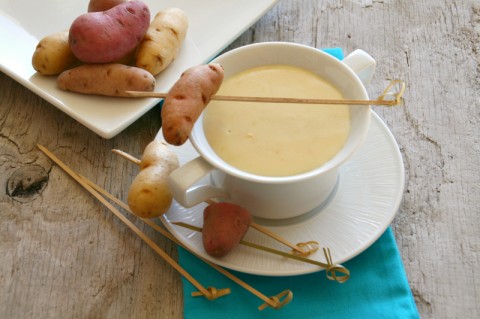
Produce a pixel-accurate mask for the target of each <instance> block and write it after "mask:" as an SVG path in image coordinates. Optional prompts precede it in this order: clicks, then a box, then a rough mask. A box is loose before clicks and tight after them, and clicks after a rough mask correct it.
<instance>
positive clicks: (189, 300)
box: [179, 48, 419, 319]
mask: <svg viewBox="0 0 480 319" xmlns="http://www.w3.org/2000/svg"><path fill="white" fill-rule="evenodd" d="M324 51H326V52H327V53H329V54H331V55H333V56H335V57H337V58H338V59H340V60H341V59H343V51H342V50H341V49H339V48H331V49H324ZM179 260H180V264H181V265H182V267H184V268H185V269H186V270H187V271H188V272H189V273H190V274H191V275H192V276H193V277H194V278H197V279H198V280H199V281H200V282H201V283H202V285H204V286H206V287H208V286H213V287H216V288H225V287H229V288H231V293H230V294H229V295H226V296H223V297H220V298H218V299H216V300H212V301H210V300H207V299H206V298H204V297H192V296H191V294H192V292H194V291H197V289H196V288H195V287H194V286H193V285H192V284H191V283H190V282H188V281H187V280H185V279H184V278H183V277H182V283H183V293H184V318H186V319H202V318H208V319H216V318H222V319H229V318H231V319H234V318H249V319H255V318H273V319H281V318H285V319H295V318H302V319H310V318H329V319H330V318H332V319H333V318H349V319H355V318H362V319H363V318H405V319H408V318H419V314H418V311H417V307H416V305H415V302H414V299H413V296H412V292H411V290H410V287H409V285H408V281H407V277H406V274H405V270H404V268H403V264H402V260H401V258H400V254H399V251H398V248H397V245H396V242H395V238H394V236H393V232H392V230H391V228H390V227H389V228H388V229H387V230H386V231H385V233H384V234H383V235H382V236H381V237H380V238H379V239H378V240H377V241H376V242H375V243H374V244H373V245H372V246H370V247H369V248H368V249H367V250H365V251H364V252H363V253H361V254H360V255H358V256H357V257H355V258H353V259H351V260H349V261H348V262H346V263H344V264H343V265H344V266H345V267H346V268H347V269H348V270H350V275H351V276H350V279H349V280H348V281H347V282H345V283H342V284H340V283H337V282H335V281H330V280H328V279H327V278H326V276H325V272H324V271H320V272H316V273H312V274H308V275H301V276H286V277H269V276H258V275H250V274H244V273H239V272H235V271H231V272H232V273H233V274H234V275H236V276H237V277H239V278H240V279H242V280H243V281H245V282H246V283H248V284H250V285H251V286H253V287H254V288H255V289H257V290H258V291H260V292H261V293H263V294H265V295H266V296H274V295H277V294H278V293H280V292H282V291H284V290H285V289H290V290H291V291H292V292H293V299H292V301H291V302H290V303H289V304H287V305H286V306H284V307H283V308H281V309H279V310H275V309H272V308H270V307H267V308H266V309H264V310H263V311H259V310H258V306H260V305H262V304H263V303H264V302H263V301H262V300H261V299H259V298H258V297H256V296H254V295H253V294H251V293H250V292H249V291H247V290H245V289H244V288H242V287H240V286H238V285H237V284H236V283H234V282H233V281H231V280H230V279H228V278H227V277H225V276H223V275H222V274H220V273H218V272H217V271H216V270H214V269H213V268H211V267H210V266H208V265H207V264H205V263H204V262H203V261H201V260H199V259H197V258H196V257H194V256H193V255H191V254H190V253H189V252H187V251H186V250H184V249H182V248H179Z"/></svg>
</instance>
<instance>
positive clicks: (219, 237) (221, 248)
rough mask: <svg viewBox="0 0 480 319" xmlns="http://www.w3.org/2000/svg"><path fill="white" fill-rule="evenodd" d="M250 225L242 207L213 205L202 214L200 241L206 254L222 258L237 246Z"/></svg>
mask: <svg viewBox="0 0 480 319" xmlns="http://www.w3.org/2000/svg"><path fill="white" fill-rule="evenodd" d="M251 223H252V216H251V215H250V213H249V212H248V211H247V210H246V209H245V208H243V207H241V206H238V205H235V204H232V203H226V202H224V203H223V202H221V203H213V204H210V205H208V206H207V207H206V208H205V210H204V212H203V228H202V241H203V247H204V249H205V251H206V252H207V254H209V255H210V256H213V257H223V256H225V255H227V254H228V253H229V252H230V251H232V250H233V249H234V248H235V247H237V246H238V244H239V243H240V240H241V239H242V238H243V236H245V234H246V233H247V231H248V228H249V227H250V224H251Z"/></svg>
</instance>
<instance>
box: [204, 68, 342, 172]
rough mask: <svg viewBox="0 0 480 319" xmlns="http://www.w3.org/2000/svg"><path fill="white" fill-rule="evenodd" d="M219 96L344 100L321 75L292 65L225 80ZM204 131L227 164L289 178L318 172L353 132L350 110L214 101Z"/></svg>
mask: <svg viewBox="0 0 480 319" xmlns="http://www.w3.org/2000/svg"><path fill="white" fill-rule="evenodd" d="M217 94H219V95H243V96H267V97H268V96H270V97H296V98H331V99H341V98H342V95H341V93H340V92H339V91H338V90H337V89H336V88H335V87H334V86H333V85H331V84H330V83H328V82H327V81H325V80H323V79H322V78H320V77H319V76H317V75H316V74H314V73H312V72H310V71H307V70H304V69H301V68H296V67H292V66H286V65H275V66H263V67H258V68H253V69H249V70H246V71H244V72H241V73H239V74H236V75H234V76H232V77H230V78H228V79H226V80H225V81H224V82H223V83H222V86H221V88H220V90H219V92H218V93H217ZM203 125H204V130H205V135H206V137H207V140H208V142H209V144H210V145H211V146H212V148H213V150H214V151H215V152H216V153H217V155H218V156H220V157H221V158H222V159H223V160H224V161H226V162H227V163H229V164H231V165H233V166H235V167H237V168H239V169H241V170H244V171H246V172H249V173H253V174H257V175H262V176H290V175H296V174H300V173H304V172H307V171H309V170H312V169H314V168H317V167H319V166H321V165H322V164H324V163H325V162H326V161H328V160H330V159H331V158H332V157H333V156H334V155H335V154H336V153H337V152H338V151H339V150H340V149H341V148H342V146H343V145H344V143H345V141H346V139H347V136H348V132H349V127H350V113H349V110H348V107H347V106H346V105H312V104H290V103H285V104H281V103H258V102H257V103H252V102H221V101H212V102H210V104H209V105H208V106H207V108H206V109H205V113H204V122H203Z"/></svg>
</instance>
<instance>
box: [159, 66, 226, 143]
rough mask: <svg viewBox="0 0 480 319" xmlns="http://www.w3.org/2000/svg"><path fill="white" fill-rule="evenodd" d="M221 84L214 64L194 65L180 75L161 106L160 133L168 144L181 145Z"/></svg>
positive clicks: (219, 72) (221, 74) (220, 73)
mask: <svg viewBox="0 0 480 319" xmlns="http://www.w3.org/2000/svg"><path fill="white" fill-rule="evenodd" d="M222 81H223V68H222V66H221V65H220V64H218V63H210V64H203V65H198V66H195V67H192V68H190V69H188V70H187V71H185V72H184V73H183V74H182V75H181V77H180V79H178V80H177V82H175V84H174V85H173V86H172V88H171V89H170V90H169V92H168V93H167V97H166V98H165V101H164V103H163V106H162V133H163V136H164V138H165V140H166V141H167V142H168V143H170V144H172V145H182V144H184V143H185V142H186V141H187V139H188V137H189V136H190V133H191V131H192V128H193V125H194V124H195V122H196V121H197V119H198V117H199V116H200V114H201V113H202V111H203V109H204V108H205V107H206V106H207V104H208V103H209V102H210V98H211V97H212V95H214V94H215V93H217V91H218V89H219V88H220V85H221V84H222Z"/></svg>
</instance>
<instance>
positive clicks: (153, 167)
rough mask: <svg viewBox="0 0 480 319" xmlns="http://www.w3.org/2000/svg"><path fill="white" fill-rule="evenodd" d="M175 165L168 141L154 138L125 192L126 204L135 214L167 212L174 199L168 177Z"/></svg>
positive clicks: (148, 214)
mask: <svg viewBox="0 0 480 319" xmlns="http://www.w3.org/2000/svg"><path fill="white" fill-rule="evenodd" d="M178 166H179V164H178V158H177V155H176V154H175V153H174V152H172V151H171V150H170V149H169V146H168V144H167V143H165V142H163V141H153V142H150V143H149V144H148V145H147V147H146V148H145V150H144V153H143V156H142V160H141V163H140V172H139V173H138V175H137V176H136V177H135V179H134V180H133V182H132V184H131V185H130V190H129V192H128V206H129V207H130V209H131V210H132V212H133V213H134V214H135V215H137V216H139V217H142V218H153V217H157V216H160V215H162V214H164V213H165V212H167V210H168V209H169V208H170V206H171V204H172V200H173V197H172V194H171V192H170V189H169V187H168V183H167V178H168V176H169V175H170V173H171V172H172V171H173V170H175V169H176V168H178Z"/></svg>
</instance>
